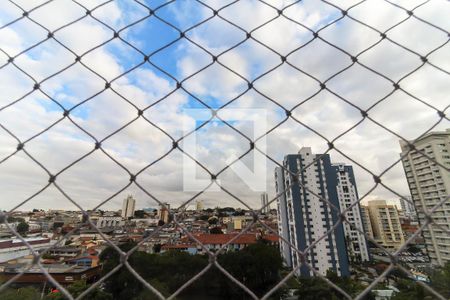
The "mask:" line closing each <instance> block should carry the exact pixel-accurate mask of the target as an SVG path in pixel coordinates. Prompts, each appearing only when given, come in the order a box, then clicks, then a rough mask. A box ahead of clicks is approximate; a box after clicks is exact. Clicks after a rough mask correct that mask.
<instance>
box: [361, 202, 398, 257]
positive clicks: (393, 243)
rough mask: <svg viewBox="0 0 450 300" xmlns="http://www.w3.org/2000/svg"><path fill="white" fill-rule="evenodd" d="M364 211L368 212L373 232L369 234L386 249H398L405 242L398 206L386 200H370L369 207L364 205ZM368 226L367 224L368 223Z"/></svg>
mask: <svg viewBox="0 0 450 300" xmlns="http://www.w3.org/2000/svg"><path fill="white" fill-rule="evenodd" d="M363 210H364V212H368V215H369V219H370V222H369V221H366V222H365V223H370V225H371V226H370V227H368V228H371V232H370V230H369V233H368V235H369V236H370V235H371V236H373V239H374V240H375V241H376V242H377V243H378V244H380V245H381V246H383V247H384V248H386V249H392V250H397V249H399V248H400V247H401V246H402V245H403V243H404V242H405V238H404V237H403V231H402V227H401V225H400V218H399V214H398V210H397V207H396V206H395V205H391V204H387V203H386V201H384V200H374V201H369V203H368V206H367V207H363ZM366 226H367V225H366Z"/></svg>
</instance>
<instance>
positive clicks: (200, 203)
mask: <svg viewBox="0 0 450 300" xmlns="http://www.w3.org/2000/svg"><path fill="white" fill-rule="evenodd" d="M195 210H197V211H202V210H203V201H202V200H198V201H197V202H196V203H195Z"/></svg>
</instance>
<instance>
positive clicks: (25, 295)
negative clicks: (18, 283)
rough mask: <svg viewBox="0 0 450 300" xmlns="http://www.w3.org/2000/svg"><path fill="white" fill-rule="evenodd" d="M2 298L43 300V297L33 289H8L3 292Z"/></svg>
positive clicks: (4, 299) (0, 296) (9, 299)
mask: <svg viewBox="0 0 450 300" xmlns="http://www.w3.org/2000/svg"><path fill="white" fill-rule="evenodd" d="M0 298H1V299H2V300H38V299H41V295H40V294H39V291H37V290H36V289H35V288H32V287H23V288H19V289H13V288H8V289H6V290H4V291H2V292H1V295H0Z"/></svg>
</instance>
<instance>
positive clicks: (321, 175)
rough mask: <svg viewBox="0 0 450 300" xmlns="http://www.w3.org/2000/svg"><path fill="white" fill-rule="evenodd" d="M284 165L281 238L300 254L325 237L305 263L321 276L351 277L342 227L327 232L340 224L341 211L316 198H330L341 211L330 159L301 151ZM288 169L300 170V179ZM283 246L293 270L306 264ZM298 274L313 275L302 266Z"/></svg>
mask: <svg viewBox="0 0 450 300" xmlns="http://www.w3.org/2000/svg"><path fill="white" fill-rule="evenodd" d="M283 166H284V168H285V169H284V168H278V169H276V170H275V183H276V184H275V187H276V192H277V195H279V197H278V198H277V200H278V201H277V202H278V203H277V208H278V227H279V232H280V236H282V237H283V238H286V237H287V238H286V240H287V241H289V242H290V243H291V244H292V245H293V246H294V247H295V248H296V249H298V250H300V251H304V250H305V249H307V248H308V247H309V246H310V245H311V244H312V243H314V242H317V241H318V240H319V239H321V238H322V237H323V236H325V238H323V239H321V240H320V241H319V242H317V244H315V246H314V247H313V248H312V249H310V250H309V251H308V252H307V255H306V257H305V258H304V259H305V261H306V262H307V263H308V264H309V265H310V267H311V268H314V269H315V270H316V271H317V272H319V273H320V274H323V275H325V274H326V272H327V271H328V270H333V271H335V272H336V273H337V274H338V275H340V276H348V275H349V263H348V256H347V249H346V242H345V235H344V228H343V226H342V224H339V225H337V227H336V228H335V229H334V230H332V231H331V232H330V233H328V231H330V229H332V228H333V226H334V225H335V224H336V223H337V222H338V220H339V214H340V211H336V210H334V209H331V208H330V206H329V205H328V204H326V203H324V202H323V201H321V200H320V199H319V198H318V197H317V196H315V195H318V196H320V197H322V198H324V199H327V201H329V202H330V203H332V204H333V205H334V206H335V207H337V209H338V210H339V207H340V205H339V199H338V196H337V189H336V182H337V179H336V173H335V170H334V168H333V167H332V165H331V162H330V156H329V155H323V156H321V155H314V154H312V152H311V148H302V149H301V150H300V151H299V153H298V154H294V155H287V156H285V158H284V161H283ZM307 166H308V167H307ZM287 170H288V171H290V172H292V173H298V172H299V171H301V172H300V173H299V177H298V180H296V178H295V177H294V176H292V175H291V173H290V172H288V171H287ZM300 183H301V184H302V185H303V186H302V185H300ZM305 187H306V188H307V189H308V190H307V189H306V188H305ZM313 193H314V194H315V195H314V194H313ZM280 247H281V249H280V250H281V254H282V256H283V258H284V261H285V263H286V264H287V265H288V264H289V262H291V267H292V268H294V269H295V268H297V267H298V266H299V265H300V264H301V262H302V261H303V260H302V257H301V255H299V254H298V253H297V252H296V251H295V250H294V249H293V248H292V247H290V246H289V245H288V244H287V243H285V242H283V241H282V240H280ZM288 250H289V251H288ZM297 274H298V275H302V276H312V275H313V274H314V273H313V272H312V271H311V270H310V269H309V268H308V267H307V266H305V265H304V264H302V265H301V267H300V268H299V269H298V271H297Z"/></svg>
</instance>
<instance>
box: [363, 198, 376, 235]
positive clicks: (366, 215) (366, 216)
mask: <svg viewBox="0 0 450 300" xmlns="http://www.w3.org/2000/svg"><path fill="white" fill-rule="evenodd" d="M361 220H362V222H363V227H364V232H365V233H366V235H367V236H368V237H370V238H372V239H373V238H374V236H373V230H372V222H371V221H370V212H369V207H367V206H364V205H361Z"/></svg>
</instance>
